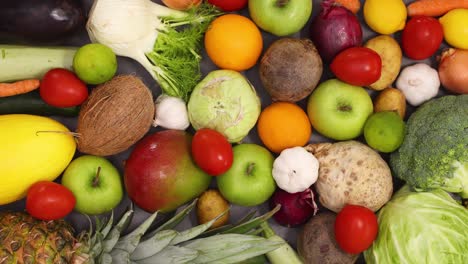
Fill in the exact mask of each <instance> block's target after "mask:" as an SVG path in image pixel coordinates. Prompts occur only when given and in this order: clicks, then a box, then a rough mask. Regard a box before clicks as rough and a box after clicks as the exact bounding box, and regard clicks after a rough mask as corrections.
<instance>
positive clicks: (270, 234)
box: [260, 221, 303, 264]
mask: <svg viewBox="0 0 468 264" xmlns="http://www.w3.org/2000/svg"><path fill="white" fill-rule="evenodd" d="M260 227H261V228H262V229H263V236H264V237H265V238H266V239H267V240H269V241H272V242H273V241H276V242H283V243H284V244H283V245H282V246H281V247H279V248H277V249H275V250H273V251H270V252H268V253H266V256H267V258H268V260H269V261H270V262H271V264H284V263H288V264H303V262H302V260H301V259H300V257H299V255H297V253H296V251H295V250H294V249H293V248H292V247H291V246H290V245H289V244H288V243H287V242H286V241H285V240H284V239H283V238H281V237H280V236H278V235H276V233H275V231H273V229H272V228H271V227H270V225H268V222H266V221H265V222H263V223H261V224H260Z"/></svg>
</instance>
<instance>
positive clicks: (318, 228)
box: [297, 212, 359, 264]
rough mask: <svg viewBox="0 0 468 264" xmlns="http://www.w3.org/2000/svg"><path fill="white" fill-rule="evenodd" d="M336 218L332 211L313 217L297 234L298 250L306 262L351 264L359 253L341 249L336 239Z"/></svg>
mask: <svg viewBox="0 0 468 264" xmlns="http://www.w3.org/2000/svg"><path fill="white" fill-rule="evenodd" d="M335 218H336V214H334V213H332V212H324V213H319V214H318V215H316V216H314V217H312V218H311V219H310V220H309V221H308V222H307V223H306V224H305V225H304V226H303V227H302V229H301V231H300V232H299V234H298V236H297V251H298V253H299V255H300V256H301V257H302V258H303V260H304V264H351V263H354V262H356V260H357V258H358V256H359V255H354V254H349V253H346V252H344V251H343V250H341V249H340V247H339V246H338V244H337V243H336V240H335V228H334V224H335Z"/></svg>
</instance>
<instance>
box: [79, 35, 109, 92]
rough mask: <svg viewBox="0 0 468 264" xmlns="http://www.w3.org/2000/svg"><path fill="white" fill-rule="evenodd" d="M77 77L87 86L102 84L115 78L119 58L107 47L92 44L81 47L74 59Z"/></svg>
mask: <svg viewBox="0 0 468 264" xmlns="http://www.w3.org/2000/svg"><path fill="white" fill-rule="evenodd" d="M73 69H74V70H75V73H76V75H77V76H78V78H80V79H81V80H82V81H84V82H85V83H87V84H100V83H103V82H106V81H108V80H110V79H112V77H114V75H115V73H116V71H117V56H116V55H115V53H114V52H113V51H112V50H111V49H110V48H109V47H107V46H105V45H102V44H99V43H92V44H86V45H84V46H82V47H80V48H79V49H78V50H77V52H76V53H75V57H73Z"/></svg>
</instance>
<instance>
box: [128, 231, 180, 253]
mask: <svg viewBox="0 0 468 264" xmlns="http://www.w3.org/2000/svg"><path fill="white" fill-rule="evenodd" d="M177 235H178V232H177V231H175V230H162V231H160V232H158V233H156V234H155V235H154V236H153V237H151V238H149V239H147V240H145V241H143V242H141V243H140V244H139V245H138V246H137V247H136V248H135V251H133V253H132V254H131V256H130V258H131V260H141V259H145V258H148V257H150V256H152V255H155V254H157V253H158V252H160V251H161V250H163V249H164V248H165V247H167V246H168V245H169V243H171V241H172V240H173V239H174V237H176V236H177Z"/></svg>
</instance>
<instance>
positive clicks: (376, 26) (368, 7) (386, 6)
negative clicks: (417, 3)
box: [364, 0, 407, 35]
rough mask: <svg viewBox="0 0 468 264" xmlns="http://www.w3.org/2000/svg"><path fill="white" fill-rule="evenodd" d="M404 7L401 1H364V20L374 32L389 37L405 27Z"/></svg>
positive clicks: (405, 15) (405, 14)
mask: <svg viewBox="0 0 468 264" xmlns="http://www.w3.org/2000/svg"><path fill="white" fill-rule="evenodd" d="M406 17H407V13H406V5H405V3H404V2H403V1H402V0H366V2H364V20H365V21H366V23H367V25H368V26H369V27H370V28H371V29H372V30H373V31H375V32H377V33H380V34H384V35H389V34H393V33H395V32H397V31H399V30H402V29H403V28H404V27H405V23H406Z"/></svg>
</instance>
